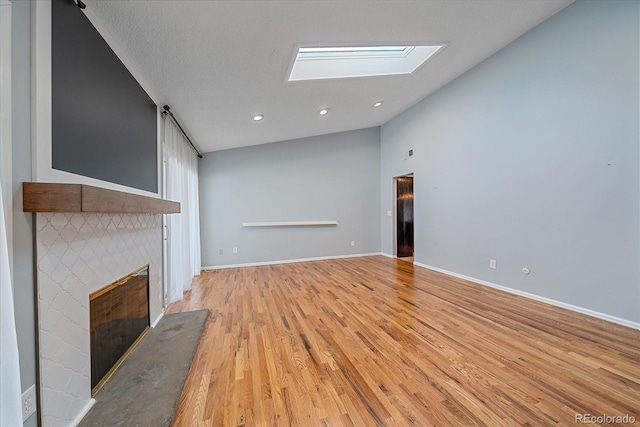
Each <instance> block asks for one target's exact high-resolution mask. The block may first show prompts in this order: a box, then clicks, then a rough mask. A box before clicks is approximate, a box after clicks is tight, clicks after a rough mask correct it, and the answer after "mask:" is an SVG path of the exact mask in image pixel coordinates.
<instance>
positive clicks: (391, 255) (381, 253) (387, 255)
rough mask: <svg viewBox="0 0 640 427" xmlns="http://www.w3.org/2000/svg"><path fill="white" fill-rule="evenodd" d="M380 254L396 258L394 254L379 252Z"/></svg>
mask: <svg viewBox="0 0 640 427" xmlns="http://www.w3.org/2000/svg"><path fill="white" fill-rule="evenodd" d="M380 255H382V256H386V257H387V258H398V257H397V256H396V255H391V254H386V253H384V252H380Z"/></svg>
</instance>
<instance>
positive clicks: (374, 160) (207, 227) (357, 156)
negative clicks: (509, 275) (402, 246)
mask: <svg viewBox="0 0 640 427" xmlns="http://www.w3.org/2000/svg"><path fill="white" fill-rule="evenodd" d="M379 165H380V133H379V128H370V129H364V130H358V131H351V132H342V133H336V134H331V135H323V136H318V137H312V138H305V139H299V140H294V141H285V142H277V143H273V144H266V145H260V146H255V147H246V148H238V149H232V150H224V151H217V152H213V153H208V154H205V156H204V159H202V160H201V161H200V164H199V179H200V183H199V185H200V221H201V241H202V265H203V266H204V267H207V266H220V265H236V264H245V263H258V262H269V261H282V260H291V259H304V258H314V257H327V256H341V255H352V254H361V253H373V252H375V253H378V252H380V219H379V217H378V209H379V206H380V187H379V182H380V168H379ZM310 220H337V221H339V225H338V226H337V227H336V226H325V227H302V228H293V227H284V228H243V227H242V225H241V224H242V223H243V222H259V221H310ZM351 241H355V246H354V247H352V246H351ZM233 247H237V248H238V253H237V254H233V253H232V248H233ZM220 249H222V250H223V254H222V255H220V253H219V251H220Z"/></svg>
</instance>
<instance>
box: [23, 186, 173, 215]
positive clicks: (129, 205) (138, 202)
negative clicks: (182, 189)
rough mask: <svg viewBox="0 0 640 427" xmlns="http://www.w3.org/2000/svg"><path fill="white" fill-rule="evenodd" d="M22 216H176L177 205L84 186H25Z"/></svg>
mask: <svg viewBox="0 0 640 427" xmlns="http://www.w3.org/2000/svg"><path fill="white" fill-rule="evenodd" d="M22 189H23V191H22V193H23V194H22V210H23V211H24V212H85V213H129V214H140V213H150V214H174V213H180V203H178V202H173V201H171V200H163V199H156V198H154V197H147V196H139V195H137V194H131V193H125V192H122V191H115V190H107V189H105V188H99V187H92V186H90V185H84V184H56V183H48V182H25V183H23V188H22Z"/></svg>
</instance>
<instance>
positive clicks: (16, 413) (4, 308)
mask: <svg viewBox="0 0 640 427" xmlns="http://www.w3.org/2000/svg"><path fill="white" fill-rule="evenodd" d="M13 311H14V307H13V288H12V285H11V271H10V270H9V249H8V247H7V229H6V223H5V218H4V206H3V202H2V186H0V426H3V427H5V426H6V427H18V426H22V396H21V395H22V393H21V392H20V390H21V388H20V362H19V359H18V339H17V336H16V320H15V317H14V313H13Z"/></svg>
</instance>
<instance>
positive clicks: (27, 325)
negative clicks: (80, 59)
mask: <svg viewBox="0 0 640 427" xmlns="http://www.w3.org/2000/svg"><path fill="white" fill-rule="evenodd" d="M30 8H31V4H30V2H26V1H14V2H12V25H11V32H12V37H11V43H12V49H11V67H12V73H11V80H12V84H11V85H12V100H11V101H12V102H11V110H12V111H11V112H12V153H11V154H12V168H11V169H12V181H11V182H12V188H11V192H10V194H11V195H12V198H13V200H12V201H13V286H14V295H13V296H14V304H15V317H16V330H17V333H18V350H19V352H20V379H21V383H22V390H23V391H25V390H26V389H27V388H29V387H31V386H32V385H33V384H35V383H36V337H35V330H36V329H35V328H36V317H35V290H34V283H33V276H34V273H33V220H32V214H30V213H25V212H22V182H23V181H30V180H31V102H30V99H31V90H30V85H31V63H30V61H31V58H30V57H31V36H30V33H31V25H30V21H31V11H30ZM37 421H38V417H37V415H34V416H31V417H30V418H29V419H27V421H26V422H25V424H24V425H25V426H36V425H37Z"/></svg>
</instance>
